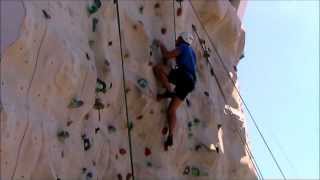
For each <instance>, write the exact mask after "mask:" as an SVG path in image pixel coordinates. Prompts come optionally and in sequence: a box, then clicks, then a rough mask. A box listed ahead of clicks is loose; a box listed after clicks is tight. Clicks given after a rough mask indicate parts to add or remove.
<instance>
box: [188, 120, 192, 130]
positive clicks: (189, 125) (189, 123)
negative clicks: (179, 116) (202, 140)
mask: <svg viewBox="0 0 320 180" xmlns="http://www.w3.org/2000/svg"><path fill="white" fill-rule="evenodd" d="M191 127H192V122H190V121H189V122H188V128H189V129H190V128H191Z"/></svg>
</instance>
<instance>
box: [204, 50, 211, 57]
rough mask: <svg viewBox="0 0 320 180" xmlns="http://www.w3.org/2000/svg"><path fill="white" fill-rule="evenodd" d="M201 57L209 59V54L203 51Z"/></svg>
mask: <svg viewBox="0 0 320 180" xmlns="http://www.w3.org/2000/svg"><path fill="white" fill-rule="evenodd" d="M203 57H205V58H209V57H210V53H209V51H208V50H204V51H203Z"/></svg>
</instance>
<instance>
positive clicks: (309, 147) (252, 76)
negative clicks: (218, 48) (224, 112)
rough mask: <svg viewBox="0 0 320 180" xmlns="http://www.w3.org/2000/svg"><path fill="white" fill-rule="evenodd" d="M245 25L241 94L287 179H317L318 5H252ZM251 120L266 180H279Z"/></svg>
mask: <svg viewBox="0 0 320 180" xmlns="http://www.w3.org/2000/svg"><path fill="white" fill-rule="evenodd" d="M243 23H244V25H243V26H244V28H245V30H246V47H245V58H244V59H242V60H241V61H240V64H239V79H240V89H241V92H242V95H243V96H244V99H245V100H246V102H247V104H248V106H249V108H250V110H251V112H252V114H253V115H254V117H255V118H256V120H257V123H258V125H259V126H260V128H261V130H262V132H263V134H264V135H265V137H266V140H267V141H268V143H269V145H270V147H271V149H272V151H273V152H274V154H275V156H276V158H277V159H278V161H279V163H280V166H281V167H282V169H283V171H284V173H285V175H286V176H287V178H288V179H293V178H295V179H296V178H301V179H319V1H312V0H309V1H307V0H298V1H285V0H281V1H273V0H265V1H263V0H249V3H248V6H247V10H246V14H245V16H244V20H243ZM247 117H248V116H247ZM247 121H248V127H249V132H248V133H249V140H250V144H251V147H252V151H253V154H254V156H255V158H256V159H257V161H258V165H259V167H260V169H261V170H262V174H263V176H264V178H265V179H277V178H281V174H280V172H279V171H278V170H277V168H276V165H275V164H274V163H273V161H272V160H271V156H270V155H269V154H268V151H267V149H266V147H265V146H264V144H263V142H262V140H261V138H260V137H259V135H258V133H257V130H256V129H255V128H254V126H253V124H252V121H251V120H250V119H249V117H248V118H247Z"/></svg>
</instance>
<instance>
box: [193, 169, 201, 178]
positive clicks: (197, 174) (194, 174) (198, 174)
mask: <svg viewBox="0 0 320 180" xmlns="http://www.w3.org/2000/svg"><path fill="white" fill-rule="evenodd" d="M191 175H192V176H196V177H197V176H200V169H199V168H197V167H192V168H191Z"/></svg>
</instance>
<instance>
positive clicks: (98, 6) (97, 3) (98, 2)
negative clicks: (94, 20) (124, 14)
mask: <svg viewBox="0 0 320 180" xmlns="http://www.w3.org/2000/svg"><path fill="white" fill-rule="evenodd" d="M94 4H95V5H96V6H97V8H100V7H101V5H102V3H101V1H100V0H94Z"/></svg>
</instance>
